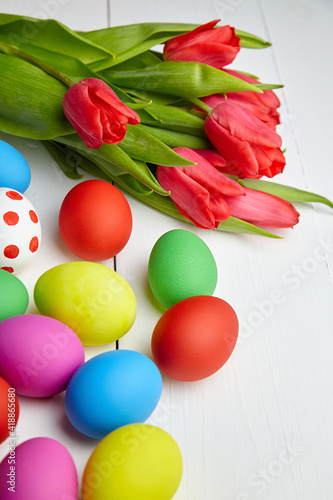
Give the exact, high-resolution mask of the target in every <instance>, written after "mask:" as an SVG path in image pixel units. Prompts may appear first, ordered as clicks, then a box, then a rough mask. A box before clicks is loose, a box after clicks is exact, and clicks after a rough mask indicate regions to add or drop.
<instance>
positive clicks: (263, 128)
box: [211, 99, 282, 148]
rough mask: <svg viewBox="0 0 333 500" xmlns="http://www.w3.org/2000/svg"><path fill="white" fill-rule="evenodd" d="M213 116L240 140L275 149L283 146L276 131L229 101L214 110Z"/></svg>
mask: <svg viewBox="0 0 333 500" xmlns="http://www.w3.org/2000/svg"><path fill="white" fill-rule="evenodd" d="M211 116H212V117H213V118H214V119H215V120H216V121H217V122H218V123H219V124H220V125H221V126H222V127H224V128H225V129H226V130H228V131H229V133H230V134H231V135H232V136H234V137H237V138H238V139H241V140H243V141H246V142H250V143H252V144H258V145H263V146H267V147H273V148H275V147H281V145H282V140H281V137H280V136H279V135H278V134H277V133H276V132H275V131H274V130H272V129H271V128H269V127H267V125H265V124H264V123H262V122H261V121H260V120H259V119H258V118H257V117H256V116H254V115H253V114H252V113H250V112H249V111H247V110H245V109H243V108H241V107H240V106H237V105H236V104H233V103H231V102H228V100H227V99H226V100H225V102H222V103H221V104H219V105H218V106H217V107H216V108H214V109H213V111H212V114H211Z"/></svg>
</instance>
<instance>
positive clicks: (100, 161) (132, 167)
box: [55, 134, 168, 196]
mask: <svg viewBox="0 0 333 500" xmlns="http://www.w3.org/2000/svg"><path fill="white" fill-rule="evenodd" d="M55 141H56V142H60V143H61V144H64V145H66V146H68V147H69V148H71V149H73V150H74V151H77V152H78V153H79V154H80V155H82V156H84V157H85V158H88V159H89V160H91V161H92V162H94V163H95V164H96V165H97V166H98V167H99V168H100V169H101V170H102V171H103V172H104V173H105V174H106V175H107V176H108V177H110V178H113V176H117V175H123V174H124V173H129V174H131V175H132V176H133V177H135V178H136V179H138V180H139V181H140V182H142V183H143V184H145V185H146V186H147V187H148V188H150V189H152V190H154V191H156V192H157V193H159V194H161V195H164V196H165V195H167V194H168V192H167V191H165V190H164V189H162V187H161V186H160V184H159V183H158V181H157V180H156V179H155V177H154V176H153V174H152V173H151V171H150V170H149V168H148V167H147V165H146V164H145V163H144V162H142V161H137V160H133V159H132V158H131V157H130V156H128V155H127V154H126V153H125V151H123V150H122V149H121V148H120V147H119V145H117V144H103V145H102V146H101V147H100V148H99V149H91V148H88V147H87V146H86V145H85V143H84V142H83V141H82V139H81V138H80V136H79V135H77V134H72V135H69V136H65V137H57V138H56V139H55Z"/></svg>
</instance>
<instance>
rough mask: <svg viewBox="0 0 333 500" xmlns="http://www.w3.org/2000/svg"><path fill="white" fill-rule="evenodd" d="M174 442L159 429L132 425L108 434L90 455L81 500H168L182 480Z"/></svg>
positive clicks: (177, 452)
mask: <svg viewBox="0 0 333 500" xmlns="http://www.w3.org/2000/svg"><path fill="white" fill-rule="evenodd" d="M182 469H183V465H182V456H181V452H180V450H179V447H178V445H177V443H176V442H175V440H174V439H173V438H172V437H171V436H170V434H168V433H167V432H165V431H164V430H162V429H160V428H159V427H155V426H152V425H148V424H131V425H126V426H124V427H120V428H119V429H116V430H115V431H113V432H111V433H110V434H108V435H107V436H106V437H105V438H104V439H103V440H102V441H101V442H100V443H99V444H98V445H97V447H96V448H95V450H94V451H93V453H92V454H91V456H90V458H89V460H88V462H87V465H86V467H85V470H84V474H83V479H82V497H83V500H133V499H135V500H171V499H172V498H173V496H174V494H175V493H176V491H177V489H178V486H179V484H180V481H181V477H182Z"/></svg>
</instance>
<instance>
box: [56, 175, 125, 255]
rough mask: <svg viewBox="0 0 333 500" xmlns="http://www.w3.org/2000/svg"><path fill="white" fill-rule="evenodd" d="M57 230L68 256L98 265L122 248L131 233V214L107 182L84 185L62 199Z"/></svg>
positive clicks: (123, 197) (93, 182)
mask: <svg viewBox="0 0 333 500" xmlns="http://www.w3.org/2000/svg"><path fill="white" fill-rule="evenodd" d="M59 229H60V234H61V237H62V239H63V241H64V243H65V245H66V246H67V247H68V248H69V250H70V251H71V252H73V253H74V254H75V255H77V256H78V257H80V258H81V259H84V260H89V261H94V262H98V261H102V260H106V259H110V258H111V257H114V256H115V255H117V254H118V253H119V252H120V251H121V250H122V249H123V248H124V246H125V245H126V243H127V242H128V240H129V237H130V235H131V232H132V212H131V209H130V206H129V204H128V202H127V200H126V198H125V196H124V195H123V194H122V193H121V192H120V191H119V189H117V188H116V187H115V186H112V184H110V183H109V182H106V181H101V180H89V181H84V182H81V183H80V184H77V185H76V186H75V187H74V188H72V189H71V190H70V191H69V192H68V193H67V195H66V196H65V199H64V201H63V203H62V205H61V208H60V213H59Z"/></svg>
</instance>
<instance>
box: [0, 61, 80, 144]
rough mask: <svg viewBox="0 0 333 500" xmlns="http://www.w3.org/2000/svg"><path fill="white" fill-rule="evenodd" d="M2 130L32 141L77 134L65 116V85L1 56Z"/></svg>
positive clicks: (34, 67)
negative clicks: (63, 102) (63, 103)
mask: <svg viewBox="0 0 333 500" xmlns="http://www.w3.org/2000/svg"><path fill="white" fill-rule="evenodd" d="M0 88H1V100H0V130H2V131H3V132H7V133H9V134H12V135H18V136H21V137H28V138H30V139H52V138H53V137H56V136H58V135H64V134H69V133H72V132H73V127H72V126H71V124H70V123H69V121H68V120H67V118H66V117H65V115H64V112H63V108H62V100H63V97H64V93H65V91H66V90H67V87H65V85H64V84H62V83H60V82H59V81H58V80H56V79H55V78H53V77H51V76H49V75H48V74H46V73H45V72H44V71H42V70H41V69H39V68H37V67H36V66H33V65H32V64H29V63H27V62H26V61H23V60H22V59H19V58H17V57H12V56H8V55H6V54H0Z"/></svg>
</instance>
